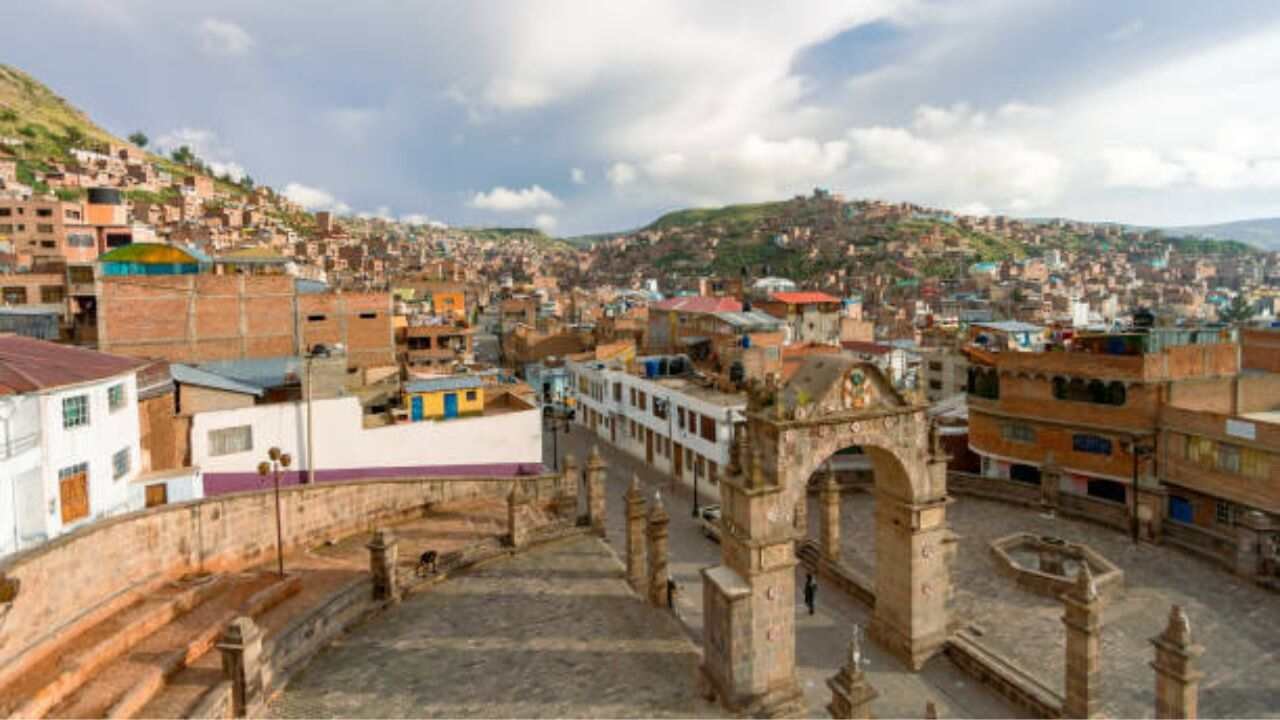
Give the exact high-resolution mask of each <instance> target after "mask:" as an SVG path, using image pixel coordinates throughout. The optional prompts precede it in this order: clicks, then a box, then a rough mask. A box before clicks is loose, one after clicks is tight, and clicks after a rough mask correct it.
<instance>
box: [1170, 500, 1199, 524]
mask: <svg viewBox="0 0 1280 720" xmlns="http://www.w3.org/2000/svg"><path fill="white" fill-rule="evenodd" d="M1169 519H1170V520H1177V521H1178V522H1181V523H1187V524H1191V523H1192V522H1194V521H1195V513H1194V512H1193V511H1192V509H1191V501H1189V500H1187V499H1186V498H1184V497H1178V496H1177V495H1170V496H1169Z"/></svg>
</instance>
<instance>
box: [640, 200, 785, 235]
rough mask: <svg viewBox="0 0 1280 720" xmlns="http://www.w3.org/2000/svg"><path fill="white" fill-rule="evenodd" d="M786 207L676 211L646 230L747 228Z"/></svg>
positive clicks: (775, 204)
mask: <svg viewBox="0 0 1280 720" xmlns="http://www.w3.org/2000/svg"><path fill="white" fill-rule="evenodd" d="M785 205H786V203H785V202H765V203H754V204H747V205H726V206H724V207H719V208H690V209H687V210H676V211H674V212H669V213H667V214H666V215H663V216H662V217H660V218H658V219H657V220H654V221H653V222H652V223H650V224H649V226H648V227H646V228H645V229H646V230H668V229H672V228H683V227H690V226H692V225H701V224H706V225H713V224H714V225H722V226H726V227H746V226H750V225H753V224H755V223H758V222H760V221H761V220H764V219H765V218H769V217H773V216H777V215H781V214H782V211H783V208H784V207H785Z"/></svg>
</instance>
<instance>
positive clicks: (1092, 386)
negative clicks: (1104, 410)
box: [1089, 380, 1107, 405]
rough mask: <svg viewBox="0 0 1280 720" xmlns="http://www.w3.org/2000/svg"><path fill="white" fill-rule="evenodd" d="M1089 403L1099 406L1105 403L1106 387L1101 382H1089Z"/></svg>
mask: <svg viewBox="0 0 1280 720" xmlns="http://www.w3.org/2000/svg"><path fill="white" fill-rule="evenodd" d="M1089 402H1092V403H1098V404H1100V405H1101V404H1103V403H1106V402H1107V386H1106V385H1105V384H1104V383H1103V382H1102V381H1101V380H1090V381H1089Z"/></svg>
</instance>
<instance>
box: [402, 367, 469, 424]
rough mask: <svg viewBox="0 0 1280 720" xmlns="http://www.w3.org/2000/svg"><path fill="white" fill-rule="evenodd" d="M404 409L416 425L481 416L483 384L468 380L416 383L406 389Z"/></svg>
mask: <svg viewBox="0 0 1280 720" xmlns="http://www.w3.org/2000/svg"><path fill="white" fill-rule="evenodd" d="M404 409H405V411H406V412H407V413H409V419H410V420H412V421H413V422H417V421H419V420H450V419H452V418H458V417H466V416H468V415H481V414H483V413H484V382H483V381H482V380H481V379H480V378H478V377H468V376H461V377H443V378H433V379H430V380H414V381H412V382H410V383H408V384H407V385H406V386H405V392H404Z"/></svg>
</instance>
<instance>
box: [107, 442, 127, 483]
mask: <svg viewBox="0 0 1280 720" xmlns="http://www.w3.org/2000/svg"><path fill="white" fill-rule="evenodd" d="M130 459H131V457H130V455H129V448H127V447H126V448H120V449H119V450H117V451H116V454H115V455H112V456H111V478H112V479H113V480H119V479H120V478H122V477H124V476H125V475H128V474H129V465H130V462H129V461H130Z"/></svg>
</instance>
